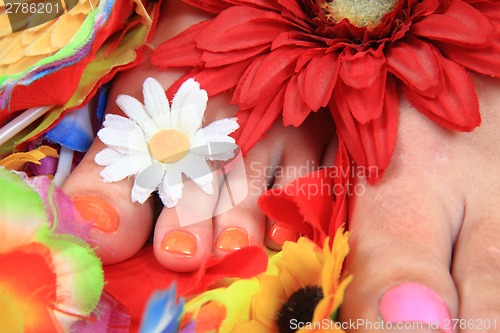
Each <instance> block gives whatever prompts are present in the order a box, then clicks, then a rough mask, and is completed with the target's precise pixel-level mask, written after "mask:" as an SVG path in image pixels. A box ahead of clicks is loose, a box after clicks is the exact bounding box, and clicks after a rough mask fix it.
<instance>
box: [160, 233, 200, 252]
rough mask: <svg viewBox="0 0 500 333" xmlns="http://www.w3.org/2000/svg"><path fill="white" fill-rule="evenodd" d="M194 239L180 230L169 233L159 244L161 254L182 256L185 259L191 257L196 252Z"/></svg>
mask: <svg viewBox="0 0 500 333" xmlns="http://www.w3.org/2000/svg"><path fill="white" fill-rule="evenodd" d="M197 247H198V245H197V239H196V237H195V236H194V235H193V234H191V233H189V232H187V231H182V230H174V231H170V232H169V233H167V234H166V235H165V237H164V238H163V241H162V242H161V249H162V251H163V252H169V253H172V254H177V255H182V256H185V257H192V256H194V255H195V254H196V250H197Z"/></svg>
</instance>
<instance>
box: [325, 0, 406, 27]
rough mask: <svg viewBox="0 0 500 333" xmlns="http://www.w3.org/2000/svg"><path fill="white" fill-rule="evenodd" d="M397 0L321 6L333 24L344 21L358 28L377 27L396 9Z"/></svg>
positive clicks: (346, 0)
mask: <svg viewBox="0 0 500 333" xmlns="http://www.w3.org/2000/svg"><path fill="white" fill-rule="evenodd" d="M396 3H397V0H331V1H326V2H324V3H323V4H322V5H321V8H322V9H323V10H324V11H325V17H326V18H327V19H328V20H329V21H330V22H332V23H337V22H340V21H342V20H343V19H348V20H349V22H350V23H351V24H353V25H355V26H357V27H371V28H373V27H376V26H377V25H378V24H379V23H380V22H381V21H382V18H383V17H384V15H385V14H387V13H389V12H390V11H392V10H393V9H394V6H395V5H396Z"/></svg>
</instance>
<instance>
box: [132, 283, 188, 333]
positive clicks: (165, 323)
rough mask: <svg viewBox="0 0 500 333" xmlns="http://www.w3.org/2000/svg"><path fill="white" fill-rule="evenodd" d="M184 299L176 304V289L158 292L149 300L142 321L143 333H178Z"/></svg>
mask: <svg viewBox="0 0 500 333" xmlns="http://www.w3.org/2000/svg"><path fill="white" fill-rule="evenodd" d="M183 309H184V299H183V298H181V299H179V302H178V303H177V302H176V288H175V285H173V286H172V287H171V288H170V289H168V290H166V291H157V292H155V293H154V294H153V296H151V298H150V299H149V302H148V305H147V306H146V312H145V314H144V317H143V319H142V325H141V328H140V332H141V333H177V330H178V329H179V321H180V316H181V314H182V311H183Z"/></svg>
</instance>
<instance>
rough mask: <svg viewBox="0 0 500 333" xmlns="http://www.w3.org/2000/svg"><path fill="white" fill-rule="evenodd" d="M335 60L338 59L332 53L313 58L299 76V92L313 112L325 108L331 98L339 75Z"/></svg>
mask: <svg viewBox="0 0 500 333" xmlns="http://www.w3.org/2000/svg"><path fill="white" fill-rule="evenodd" d="M337 60H338V57H337V55H336V54H334V53H326V54H323V55H318V56H316V57H313V58H312V59H311V61H310V62H309V64H308V65H307V67H306V68H305V69H303V70H302V71H301V73H300V74H299V76H300V78H301V79H300V80H299V81H300V83H301V85H300V91H301V92H302V96H303V97H304V101H305V103H306V104H307V105H309V107H310V108H311V109H312V110H314V111H317V110H318V109H319V108H320V107H325V106H326V105H327V104H328V101H329V100H330V98H331V97H332V93H333V88H334V87H335V84H336V83H337V76H338V73H339V65H338V61H337Z"/></svg>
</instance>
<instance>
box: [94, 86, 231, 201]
mask: <svg viewBox="0 0 500 333" xmlns="http://www.w3.org/2000/svg"><path fill="white" fill-rule="evenodd" d="M143 94H144V105H143V104H142V103H140V102H139V101H138V100H136V99H135V98H133V97H131V96H128V95H120V96H118V98H117V99H116V103H117V104H118V106H119V107H120V108H121V109H122V110H123V112H125V114H126V115H127V116H128V117H129V118H130V119H128V118H125V117H122V116H118V115H112V114H108V115H106V118H105V121H104V128H102V129H101V130H100V131H99V133H98V136H99V138H100V139H101V141H102V142H104V143H105V144H106V145H108V146H109V147H110V148H106V149H104V150H103V151H101V152H99V153H98V154H97V155H96V157H95V161H96V163H97V164H99V165H102V166H106V168H105V169H104V170H103V171H102V172H101V176H102V178H103V179H104V180H105V181H107V182H116V181H120V180H122V179H124V178H125V177H128V176H133V175H137V176H136V178H135V182H134V186H133V188H132V201H134V202H136V201H138V202H140V203H144V202H145V201H146V200H147V198H148V197H149V196H150V194H151V193H152V192H153V191H155V190H156V189H158V192H159V194H160V198H161V200H162V202H163V204H164V205H165V206H167V207H174V206H175V205H177V203H178V201H179V199H180V198H181V197H182V189H183V186H184V184H183V182H182V174H184V175H186V176H187V177H189V178H190V179H192V180H193V181H194V182H195V183H196V184H197V185H198V186H199V187H200V188H201V189H202V190H203V191H204V192H205V193H207V194H213V193H214V189H213V184H212V181H213V174H212V170H211V169H210V166H209V165H208V163H207V162H206V161H207V160H218V161H227V160H229V159H231V158H232V157H233V156H234V149H235V148H236V144H235V140H234V139H233V138H232V137H230V136H229V134H231V133H232V132H234V131H235V130H236V129H237V128H238V123H237V122H236V119H235V118H225V119H221V120H217V121H214V122H213V123H211V124H209V125H207V126H206V127H204V128H201V125H202V121H203V116H204V114H205V109H206V105H207V101H208V96H207V93H206V91H205V90H202V89H200V85H199V84H198V83H197V82H196V81H194V80H193V79H189V80H187V81H186V82H184V83H183V84H182V86H181V87H180V88H179V90H178V91H177V93H176V94H175V96H174V98H173V100H172V107H170V105H169V101H168V99H167V97H166V95H165V91H164V90H163V88H162V87H161V85H160V83H159V82H158V81H156V80H155V79H153V78H147V79H146V80H145V81H144V85H143Z"/></svg>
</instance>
